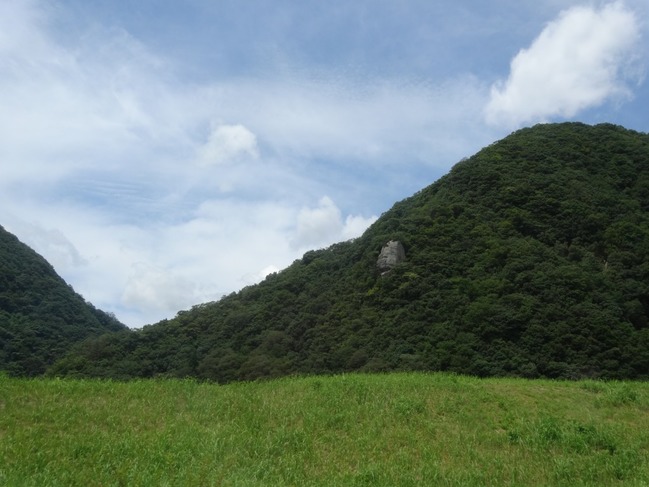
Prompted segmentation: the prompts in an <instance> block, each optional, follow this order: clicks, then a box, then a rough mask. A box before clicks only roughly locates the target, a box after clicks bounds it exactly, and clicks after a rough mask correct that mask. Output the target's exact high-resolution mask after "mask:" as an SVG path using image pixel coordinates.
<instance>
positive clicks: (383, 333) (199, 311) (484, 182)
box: [52, 123, 649, 382]
mask: <svg viewBox="0 0 649 487" xmlns="http://www.w3.org/2000/svg"><path fill="white" fill-rule="evenodd" d="M648 210H649V136H648V135H646V134H641V133H637V132H632V131H629V130H625V129H623V128H621V127H617V126H612V125H598V126H594V127H591V126H587V125H583V124H578V123H570V124H558V125H539V126H536V127H534V128H531V129H525V130H520V131H518V132H516V133H514V134H512V135H511V136H509V137H507V138H506V139H504V140H502V141H500V142H497V143H494V144H493V145H491V146H489V147H487V148H485V149H483V150H482V151H480V152H479V153H478V154H476V155H475V156H473V157H471V158H470V159H468V160H464V161H462V162H460V163H458V164H457V165H456V166H455V167H454V168H453V170H452V171H450V173H449V174H448V175H446V176H445V177H443V178H441V179H440V180H439V181H437V182H436V183H434V184H433V185H431V186H428V187H427V188H425V189H423V190H422V191H420V192H419V193H417V194H415V195H414V196H412V197H411V198H408V199H406V200H403V201H401V202H399V203H397V204H395V205H394V207H393V208H392V209H391V210H390V211H388V212H386V213H385V214H384V215H383V216H382V217H381V218H380V219H379V220H378V221H377V222H376V223H375V224H374V225H373V226H372V227H371V228H370V229H368V230H367V231H366V232H365V234H364V235H363V236H362V237H360V238H358V239H356V240H354V241H350V242H345V243H340V244H336V245H333V246H331V247H330V248H328V249H326V250H319V251H311V252H307V253H306V254H305V255H304V257H303V258H302V259H301V260H298V261H296V262H294V263H293V265H291V266H290V267H289V268H287V269H286V270H284V271H282V272H280V273H277V274H274V275H271V276H269V277H268V278H267V279H266V280H265V281H264V282H262V283H261V284H259V285H256V286H251V287H248V288H245V289H243V290H242V291H240V292H238V293H236V294H232V295H230V296H228V297H226V298H224V299H222V300H221V301H219V302H216V303H208V304H204V305H200V306H196V307H194V308H193V309H191V310H189V311H186V312H181V313H179V314H178V316H177V317H176V318H175V319H173V320H170V321H166V322H163V323H160V324H157V325H153V326H150V327H147V328H145V329H143V330H142V331H140V332H137V333H134V334H130V335H122V336H114V337H104V338H101V339H98V340H95V341H90V342H86V343H85V344H84V345H83V346H82V347H81V348H79V349H77V353H76V355H73V356H70V357H67V358H66V359H64V360H63V361H61V362H59V363H58V364H57V365H56V366H55V367H54V368H53V369H52V373H55V374H72V375H90V376H111V377H134V376H140V377H142V376H143V377H148V376H156V375H164V376H186V375H190V376H197V377H201V378H205V379H212V380H217V381H222V382H227V381H231V380H240V379H246V380H248V379H256V378H259V377H272V376H278V375H285V374H292V373H308V374H313V373H332V372H341V371H351V370H361V371H383V370H446V371H454V372H458V373H462V374H473V375H478V376H524V377H541V376H542V377H563V378H578V377H593V378H644V379H646V378H649V327H648V321H649V213H648ZM388 240H400V241H401V242H402V243H403V245H404V247H405V250H406V255H407V260H406V262H404V263H402V264H400V265H399V266H398V267H397V268H395V269H393V270H392V271H391V272H390V273H388V274H387V275H385V276H379V275H378V273H377V271H376V268H375V263H376V259H377V257H378V254H379V252H380V249H381V247H382V246H383V245H384V244H385V243H386V242H387V241H388Z"/></svg>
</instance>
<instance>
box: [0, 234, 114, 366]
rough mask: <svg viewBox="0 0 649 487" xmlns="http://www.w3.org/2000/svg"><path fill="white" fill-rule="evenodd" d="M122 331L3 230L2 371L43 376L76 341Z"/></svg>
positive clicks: (0, 276) (0, 265)
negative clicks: (48, 367)
mask: <svg viewBox="0 0 649 487" xmlns="http://www.w3.org/2000/svg"><path fill="white" fill-rule="evenodd" d="M123 329H126V327H125V326H124V325H122V324H121V323H120V322H119V321H117V319H115V318H114V317H112V316H110V315H108V314H106V313H104V312H103V311H100V310H98V309H96V308H95V307H94V306H92V305H91V304H90V303H87V302H86V301H85V300H84V299H83V298H82V297H81V296H80V295H78V294H77V293H75V292H74V290H73V289H72V288H71V287H70V286H68V285H67V284H66V283H65V281H63V279H61V277H59V276H58V274H56V272H55V271H54V269H53V268H52V266H51V265H50V264H49V263H48V262H47V261H46V260H45V259H44V258H43V257H41V256H40V255H38V254H37V253H36V252H34V251H33V250H32V249H30V248H29V247H28V246H26V245H25V244H23V243H22V242H20V241H19V240H18V239H17V238H16V237H15V236H14V235H12V234H11V233H9V232H7V231H6V230H5V229H4V228H3V227H2V226H0V371H2V370H4V371H6V372H8V373H9V374H12V375H27V376H34V375H39V374H42V373H43V372H45V369H46V368H47V366H49V365H51V364H52V363H53V362H54V361H55V360H56V359H58V358H60V357H61V356H63V355H64V354H65V353H66V352H68V351H69V349H70V347H71V346H72V345H73V344H74V343H76V342H78V341H80V340H83V339H84V338H87V337H89V336H93V335H101V334H104V333H106V332H109V331H118V330H123Z"/></svg>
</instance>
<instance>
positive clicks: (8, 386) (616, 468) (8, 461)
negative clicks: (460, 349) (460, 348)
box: [0, 373, 649, 487]
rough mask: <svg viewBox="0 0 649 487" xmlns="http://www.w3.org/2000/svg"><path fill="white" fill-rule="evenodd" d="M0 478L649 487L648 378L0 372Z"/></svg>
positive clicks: (48, 482)
mask: <svg viewBox="0 0 649 487" xmlns="http://www.w3.org/2000/svg"><path fill="white" fill-rule="evenodd" d="M0 485H3V486H4V485H7V486H38V487H43V486H52V487H53V486H66V487H68V486H84V487H86V486H220V485H224V486H249V485H250V486H273V485H295V486H316V485H322V486H355V485H368V486H381V485H384V486H402V485H403V486H420V485H442V486H443V485H457V486H471V485H475V486H487V485H498V486H500V485H512V486H521V485H565V486H570V487H574V486H580V485H593V486H605V485H616V486H617V485H631V486H647V485H649V383H642V382H597V381H580V382H568V381H546V380H543V381H541V380H534V381H532V380H529V381H528V380H521V379H477V378H471V377H464V376H455V375H449V374H439V373H435V374H424V373H393V374H385V375H380V374H377V375H370V374H367V375H362V374H353V375H339V376H330V377H305V378H285V379H279V380H273V381H268V382H248V383H233V384H229V385H216V384H211V383H200V382H196V381H191V380H140V381H132V382H114V381H99V380H56V379H31V380H26V379H14V378H8V377H6V376H0Z"/></svg>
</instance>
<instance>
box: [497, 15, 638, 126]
mask: <svg viewBox="0 0 649 487" xmlns="http://www.w3.org/2000/svg"><path fill="white" fill-rule="evenodd" d="M639 39H640V34H639V25H638V20H637V18H636V15H635V14H634V13H633V12H632V11H631V10H629V9H628V8H626V7H625V6H624V5H623V3H621V2H615V3H610V4H607V5H605V6H604V7H602V8H600V9H596V8H593V7H589V6H577V7H573V8H570V9H568V10H565V11H563V12H561V13H560V14H559V16H558V18H557V19H556V20H554V21H552V22H550V23H549V24H548V25H547V26H546V27H545V29H544V30H543V31H542V32H541V34H540V35H539V37H538V38H537V39H536V40H534V42H533V43H532V45H531V46H530V47H529V48H528V49H523V50H521V51H520V52H519V53H518V54H517V55H516V56H515V57H514V59H513V60H512V62H511V71H510V74H509V78H508V79H507V80H506V81H505V82H504V83H503V82H500V83H497V84H496V85H494V86H493V87H492V89H491V98H490V100H489V103H488V105H487V107H486V117H487V121H488V122H489V123H492V124H503V125H506V126H518V125H520V124H523V123H527V122H531V121H544V120H547V119H548V118H550V117H554V116H560V117H572V116H574V115H575V114H577V113H578V112H580V111H581V110H584V109H586V108H589V107H593V106H597V105H600V104H602V103H603V102H605V101H606V100H608V99H610V98H613V97H620V96H622V97H625V96H629V94H630V91H629V88H628V82H629V81H630V79H629V78H633V77H634V76H636V75H637V71H635V72H634V71H633V70H629V67H630V65H631V64H632V63H633V62H634V61H635V60H636V55H637V52H638V49H639Z"/></svg>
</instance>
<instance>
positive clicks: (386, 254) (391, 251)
mask: <svg viewBox="0 0 649 487" xmlns="http://www.w3.org/2000/svg"><path fill="white" fill-rule="evenodd" d="M404 260H406V251H405V250H404V248H403V245H402V244H401V242H399V241H398V240H390V241H389V242H388V243H386V244H385V245H384V246H383V248H382V249H381V253H380V254H379V258H378V260H377V261H376V267H377V269H378V270H379V272H380V273H381V274H385V273H386V272H390V271H391V270H392V269H393V268H394V266H396V265H397V264H399V263H400V262H403V261H404Z"/></svg>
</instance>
